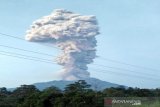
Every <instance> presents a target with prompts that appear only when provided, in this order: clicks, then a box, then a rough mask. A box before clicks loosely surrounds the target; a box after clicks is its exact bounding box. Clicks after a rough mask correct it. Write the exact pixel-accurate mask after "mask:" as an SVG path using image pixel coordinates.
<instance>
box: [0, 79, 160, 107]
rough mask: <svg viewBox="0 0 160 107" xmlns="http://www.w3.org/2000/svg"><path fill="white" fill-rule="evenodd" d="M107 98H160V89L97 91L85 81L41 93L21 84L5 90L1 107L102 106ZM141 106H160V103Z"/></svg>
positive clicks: (32, 87) (109, 89) (30, 86)
mask: <svg viewBox="0 0 160 107" xmlns="http://www.w3.org/2000/svg"><path fill="white" fill-rule="evenodd" d="M105 97H160V89H139V88H131V87H129V88H125V87H123V86H120V87H117V88H113V87H111V88H107V89H105V90H102V91H96V90H92V89H91V88H90V85H89V84H87V83H86V82H85V81H84V80H79V81H77V82H75V83H73V84H69V85H67V86H66V87H65V89H64V90H60V89H59V88H57V87H54V86H52V87H49V88H47V89H45V90H43V91H40V90H38V89H37V88H36V87H35V86H33V85H22V86H21V87H18V88H16V89H15V90H14V91H13V92H10V91H8V90H7V89H6V88H5V87H3V88H0V107H103V106H104V98H105ZM139 107H160V102H158V101H156V102H155V103H153V104H151V105H142V106H139Z"/></svg>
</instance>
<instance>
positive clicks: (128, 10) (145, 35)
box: [0, 0, 160, 88]
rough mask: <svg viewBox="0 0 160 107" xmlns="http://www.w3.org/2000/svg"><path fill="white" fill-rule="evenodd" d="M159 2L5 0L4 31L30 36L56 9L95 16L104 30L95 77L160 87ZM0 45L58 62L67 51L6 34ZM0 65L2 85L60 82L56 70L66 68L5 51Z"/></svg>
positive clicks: (0, 8) (1, 1) (92, 68)
mask: <svg viewBox="0 0 160 107" xmlns="http://www.w3.org/2000/svg"><path fill="white" fill-rule="evenodd" d="M159 5H160V1H159V0H152V1H151V0H76V1H75V0H0V33H5V34H9V35H13V36H16V37H20V38H24V37H25V34H26V30H27V29H29V27H30V25H31V24H32V22H33V21H35V20H37V19H39V18H41V17H43V16H46V15H49V14H50V13H52V12H53V10H54V9H67V10H70V11H73V12H75V13H79V14H82V15H95V16H96V17H97V20H98V22H99V27H100V34H99V35H98V36H97V37H96V38H97V41H98V43H97V48H96V49H97V56H98V57H97V58H96V59H95V60H94V63H93V64H90V65H89V70H88V71H89V72H90V74H91V77H94V78H98V79H101V80H104V81H108V82H112V83H116V84H121V85H126V86H131V87H140V88H157V87H160V82H159V80H160V79H159V77H160V68H159V65H160V49H159V47H160V42H159V41H160V36H159V34H160V30H159V28H160V27H159V25H160V7H159ZM0 45H6V46H12V47H17V48H21V49H26V50H31V51H38V52H43V53H47V54H51V55H53V57H48V56H43V55H38V54H33V53H29V52H23V51H19V50H14V49H9V48H4V47H0V51H7V52H14V53H19V54H25V55H29V56H35V57H39V58H45V59H48V60H54V56H56V55H58V53H60V52H61V51H60V50H58V49H56V48H54V47H53V48H52V47H48V46H45V45H40V44H37V43H30V42H28V41H23V40H18V39H14V38H9V37H7V36H4V35H0ZM0 53H1V52H0ZM107 59H112V60H115V61H114V62H113V61H111V60H107ZM116 62H117V63H116ZM118 62H120V63H118ZM123 62H124V63H127V64H132V65H136V67H133V66H129V65H125V64H122V63H123ZM98 65H103V66H98ZM107 66H110V67H107ZM0 67H1V69H0V87H17V86H19V85H22V84H32V83H36V82H45V81H52V80H58V79H59V78H58V77H57V76H56V73H58V71H59V70H60V69H61V68H62V67H61V66H59V65H57V64H49V63H44V62H37V61H31V60H24V59H18V58H15V57H10V56H5V55H0ZM115 68H122V69H115ZM124 69H127V70H124Z"/></svg>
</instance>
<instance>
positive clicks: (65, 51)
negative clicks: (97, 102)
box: [26, 9, 99, 80]
mask: <svg viewBox="0 0 160 107" xmlns="http://www.w3.org/2000/svg"><path fill="white" fill-rule="evenodd" d="M97 34H99V31H98V26H97V21H96V18H95V16H83V15H79V14H75V13H73V12H70V11H68V10H63V9H58V10H55V11H54V12H53V13H52V14H51V15H49V16H45V17H43V18H41V19H38V20H36V21H35V22H33V24H32V25H31V28H30V29H29V30H28V31H27V34H26V40H28V41H30V42H41V43H50V44H54V45H55V46H57V47H58V48H60V49H61V50H62V54H61V55H59V56H58V57H57V58H56V62H57V63H58V64H60V65H62V66H63V70H62V71H61V73H60V74H61V77H62V79H64V80H76V79H84V78H88V77H89V76H90V74H89V72H88V71H87V69H88V67H87V64H90V63H92V62H93V59H94V58H95V57H96V49H95V47H96V43H97V41H96V38H95V36H96V35H97Z"/></svg>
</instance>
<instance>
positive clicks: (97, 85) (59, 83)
mask: <svg viewBox="0 0 160 107" xmlns="http://www.w3.org/2000/svg"><path fill="white" fill-rule="evenodd" d="M85 81H86V82H87V83H88V84H90V85H91V88H92V89H94V90H103V89H105V88H110V87H118V86H120V85H118V84H114V83H110V82H106V81H102V80H99V79H96V78H88V79H85ZM74 82H75V81H65V80H54V81H49V82H40V83H35V84H33V85H35V86H36V87H37V88H38V89H39V90H43V89H45V88H47V87H50V86H55V87H58V88H60V89H62V90H63V89H64V87H65V86H66V85H68V84H71V83H74Z"/></svg>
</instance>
